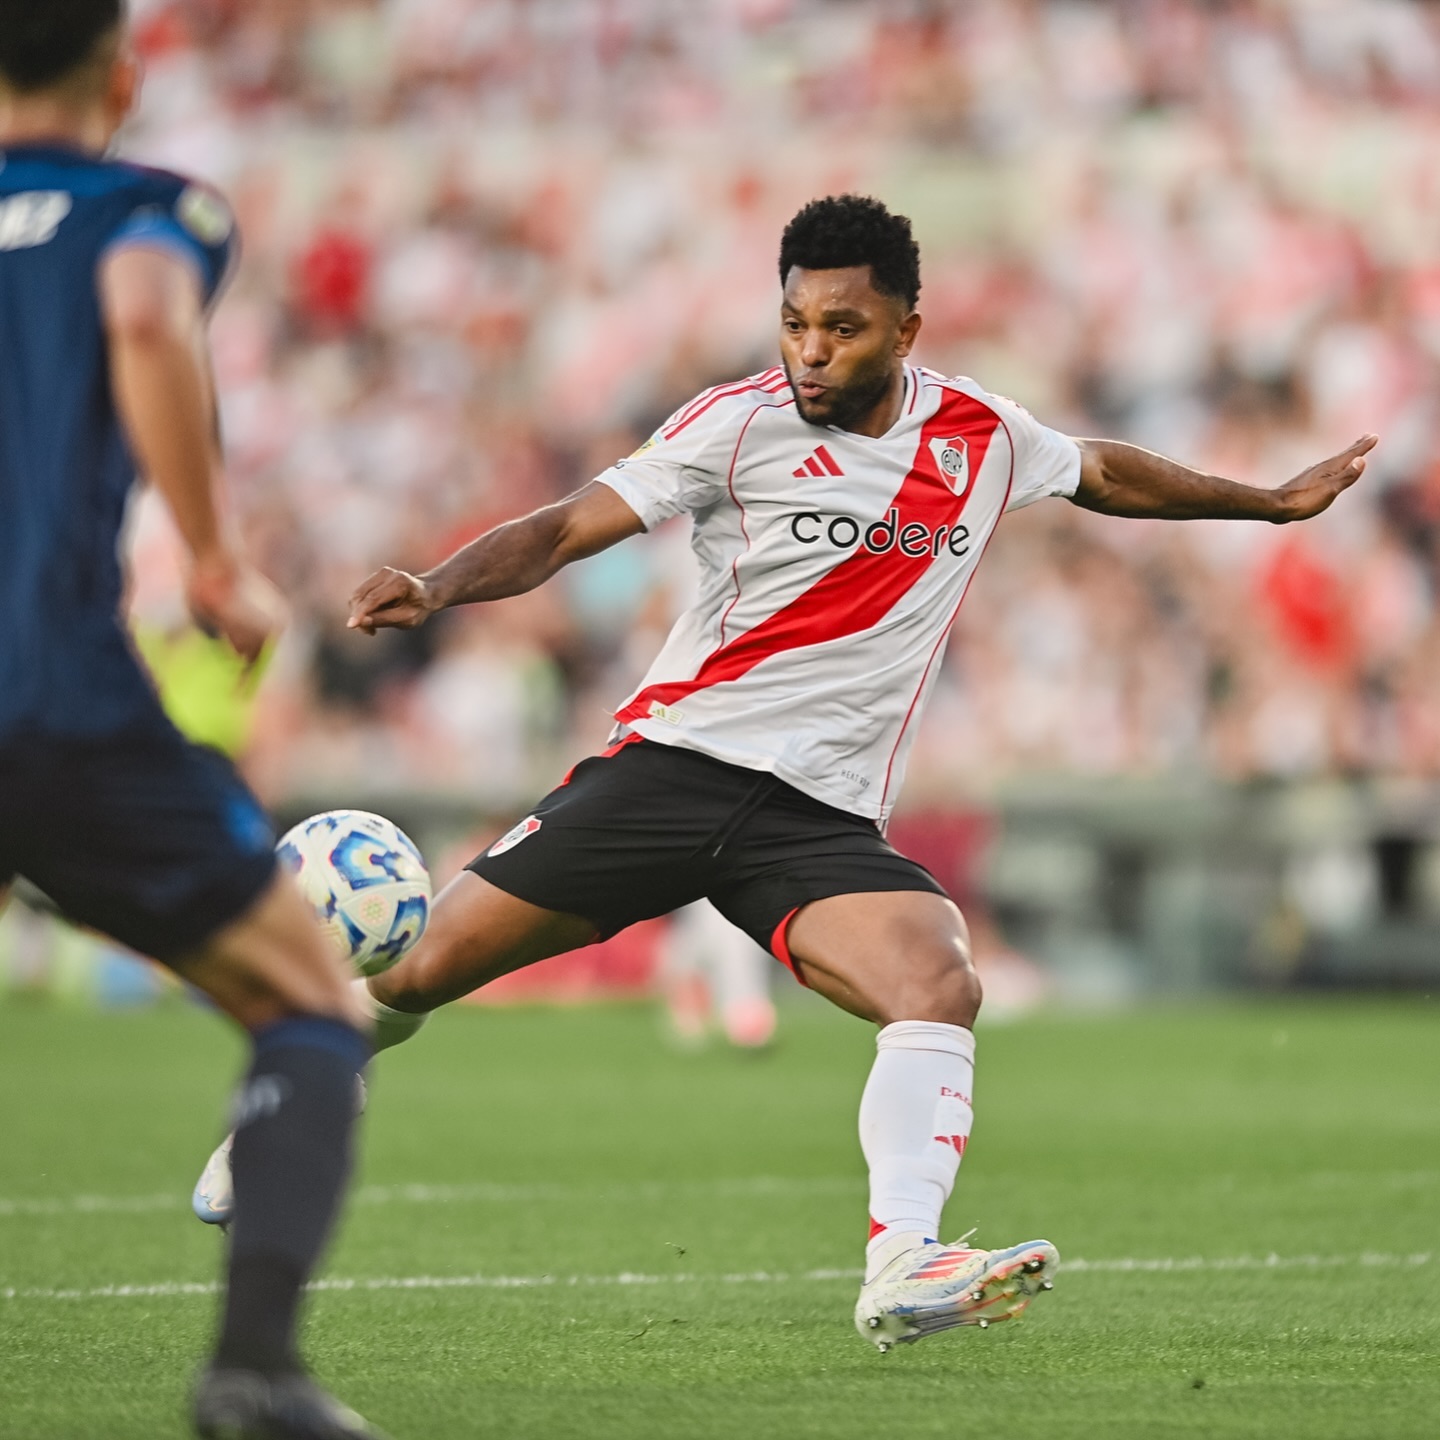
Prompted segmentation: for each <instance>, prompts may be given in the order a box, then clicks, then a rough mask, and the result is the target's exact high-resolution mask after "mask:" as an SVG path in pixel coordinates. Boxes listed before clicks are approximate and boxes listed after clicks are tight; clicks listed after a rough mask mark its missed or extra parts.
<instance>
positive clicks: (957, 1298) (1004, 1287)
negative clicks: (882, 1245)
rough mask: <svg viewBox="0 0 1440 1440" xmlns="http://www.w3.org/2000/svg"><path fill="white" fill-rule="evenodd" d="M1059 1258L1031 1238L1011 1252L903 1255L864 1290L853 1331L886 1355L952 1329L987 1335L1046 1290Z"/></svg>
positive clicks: (933, 1249) (959, 1249)
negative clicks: (978, 1330) (963, 1327)
mask: <svg viewBox="0 0 1440 1440" xmlns="http://www.w3.org/2000/svg"><path fill="white" fill-rule="evenodd" d="M1059 1264H1060V1255H1059V1252H1058V1251H1057V1250H1056V1249H1055V1247H1054V1246H1053V1245H1052V1244H1051V1243H1050V1242H1049V1241H1048V1240H1029V1241H1027V1242H1026V1243H1025V1244H1023V1245H1012V1246H1011V1247H1010V1248H1009V1249H1008V1250H970V1249H967V1248H965V1247H964V1246H962V1245H941V1244H940V1243H939V1242H938V1241H934V1240H932V1241H929V1242H928V1243H926V1244H923V1245H917V1246H914V1247H912V1248H909V1249H906V1250H902V1251H901V1252H900V1253H899V1254H898V1255H896V1256H895V1258H894V1259H892V1260H890V1261H888V1262H887V1263H886V1264H884V1265H883V1267H882V1268H881V1269H880V1271H879V1272H878V1273H877V1274H876V1275H875V1277H874V1278H873V1279H871V1280H867V1281H866V1282H865V1284H864V1285H863V1286H862V1287H861V1290H860V1299H859V1302H858V1303H857V1304H856V1306H855V1328H856V1329H857V1330H858V1331H859V1332H860V1333H861V1335H863V1336H864V1337H865V1339H867V1340H869V1341H870V1342H871V1343H872V1344H873V1345H875V1346H876V1347H877V1348H878V1349H879V1351H880V1352H881V1354H884V1352H885V1351H887V1350H889V1349H890V1348H891V1346H893V1345H908V1344H910V1343H912V1342H913V1341H916V1340H923V1339H924V1338H925V1336H927V1335H937V1334H939V1332H940V1331H942V1330H953V1329H954V1328H955V1327H956V1326H957V1325H978V1326H979V1327H980V1328H981V1329H982V1330H983V1329H984V1328H985V1327H986V1326H987V1325H993V1324H994V1323H995V1322H996V1321H999V1320H1010V1319H1013V1318H1014V1317H1015V1316H1016V1315H1018V1314H1019V1313H1020V1312H1021V1311H1022V1310H1023V1309H1024V1308H1025V1307H1026V1306H1027V1305H1028V1304H1029V1303H1030V1302H1031V1300H1033V1299H1034V1298H1035V1296H1036V1295H1038V1294H1039V1293H1040V1292H1041V1291H1042V1290H1049V1289H1051V1288H1053V1281H1052V1279H1051V1277H1052V1276H1053V1275H1054V1273H1055V1271H1056V1270H1057V1269H1058V1268H1059Z"/></svg>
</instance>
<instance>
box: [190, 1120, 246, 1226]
mask: <svg viewBox="0 0 1440 1440" xmlns="http://www.w3.org/2000/svg"><path fill="white" fill-rule="evenodd" d="M234 1143H235V1136H234V1135H233V1134H231V1135H227V1136H226V1137H225V1138H224V1139H223V1140H222V1141H221V1142H220V1144H219V1145H217V1146H216V1147H215V1153H214V1154H213V1155H212V1156H211V1157H210V1158H209V1160H207V1161H206V1162H205V1168H204V1169H203V1170H202V1171H201V1172H200V1178H199V1179H198V1180H197V1181H196V1182H195V1189H194V1190H193V1191H192V1192H191V1195H190V1208H191V1209H192V1210H193V1211H194V1212H195V1218H196V1219H197V1220H203V1221H204V1222H205V1223H206V1224H207V1225H228V1224H229V1223H230V1217H231V1215H233V1214H234V1213H235V1182H234V1181H233V1180H232V1179H231V1176H230V1147H231V1146H232V1145H233V1144H234Z"/></svg>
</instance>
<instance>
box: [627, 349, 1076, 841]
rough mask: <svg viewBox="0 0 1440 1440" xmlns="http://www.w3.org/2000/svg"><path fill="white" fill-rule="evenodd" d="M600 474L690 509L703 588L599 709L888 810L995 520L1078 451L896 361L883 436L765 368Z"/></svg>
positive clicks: (1071, 479) (647, 733) (688, 410)
mask: <svg viewBox="0 0 1440 1440" xmlns="http://www.w3.org/2000/svg"><path fill="white" fill-rule="evenodd" d="M599 479H600V480H601V481H602V482H603V483H604V484H606V485H608V486H610V487H611V489H613V490H614V491H615V492H616V493H617V494H618V495H619V496H620V498H621V499H622V500H624V501H625V503H626V504H627V505H629V506H630V508H631V509H632V510H634V511H635V513H636V515H638V516H639V517H640V520H641V521H642V522H643V524H644V525H645V527H646V528H647V529H649V528H650V527H652V526H654V525H656V524H658V523H659V522H660V521H662V520H665V519H668V518H669V517H670V516H672V515H677V514H679V513H680V512H682V511H689V512H690V513H691V515H692V516H693V519H694V534H693V538H692V542H691V543H692V545H693V547H694V550H695V553H696V555H697V556H698V558H699V561H700V594H699V598H698V599H697V600H696V602H695V604H694V605H692V606H691V607H690V608H689V609H688V610H687V611H686V612H685V613H684V614H683V615H682V616H681V617H680V618H679V620H678V621H676V623H675V627H674V629H673V630H672V631H671V632H670V638H669V639H668V640H667V641H666V643H665V647H664V649H663V650H662V651H661V652H660V654H659V656H658V657H657V658H656V660H655V663H654V664H653V665H652V666H651V667H650V672H649V674H648V675H646V677H645V680H644V683H643V684H642V685H641V687H640V689H639V690H638V691H637V692H636V693H635V694H634V695H633V696H632V697H631V698H630V699H629V700H628V701H626V703H625V704H624V705H622V706H621V707H620V709H619V710H618V711H617V712H616V719H617V720H618V721H619V722H620V723H621V725H622V726H624V727H627V728H628V729H630V730H633V731H636V732H638V733H639V734H641V735H643V736H644V737H645V738H646V739H648V740H655V741H658V742H660V743H661V744H665V745H679V746H682V747H684V748H687V749H691V750H698V751H700V752H701V753H702V754H705V755H710V756H713V757H714V758H715V759H717V760H725V761H728V762H729V763H730V764H732V765H741V766H744V767H746V768H748V769H751V770H764V771H770V772H773V773H774V774H776V775H778V776H779V777H780V778H781V779H782V780H785V781H787V782H788V783H789V784H791V785H793V786H795V787H796V788H797V789H799V790H802V791H804V792H805V793H806V794H807V795H812V796H814V797H815V798H816V799H817V800H822V801H824V802H825V803H826V804H828V805H835V806H838V807H839V808H840V809H842V810H849V811H853V812H854V813H856V814H859V815H864V816H867V817H869V818H871V819H874V820H876V821H879V822H880V823H881V824H882V825H883V824H884V823H885V821H886V820H887V819H888V818H889V815H890V811H891V809H892V808H893V806H894V803H895V796H896V793H897V792H898V790H899V789H900V782H901V778H902V776H903V774H904V769H905V759H906V756H907V754H908V752H909V748H910V744H911V742H912V741H913V739H914V736H915V729H916V722H917V721H918V719H919V716H920V711H921V709H922V707H923V706H924V704H925V700H926V696H927V695H928V693H929V690H930V687H931V686H932V685H933V684H934V681H935V676H936V672H937V670H938V668H939V663H940V655H941V652H942V650H943V648H944V645H945V640H946V637H947V635H948V634H949V631H950V626H951V624H952V623H953V621H954V619H955V616H956V613H957V612H958V610H959V608H960V602H961V601H962V600H963V599H964V597H965V591H966V588H967V587H968V585H969V583H970V578H971V576H972V575H974V573H975V567H976V566H977V565H978V564H979V563H980V556H981V555H982V554H983V553H984V551H985V546H986V544H987V543H988V541H989V539H990V536H991V534H992V533H993V531H994V529H995V526H996V524H997V522H998V521H999V519H1000V517H1001V515H1003V514H1004V513H1005V511H1007V510H1015V509H1018V508H1020V507H1021V506H1023V505H1028V504H1030V503H1031V502H1032V501H1035V500H1039V499H1042V498H1044V497H1045V496H1047V495H1066V496H1068V495H1073V494H1074V493H1075V489H1076V486H1077V485H1078V484H1079V480H1080V451H1079V447H1078V446H1077V445H1076V443H1075V442H1074V441H1073V440H1071V439H1069V438H1068V437H1067V436H1064V435H1061V434H1059V433H1058V432H1056V431H1054V430H1050V429H1047V428H1046V427H1045V426H1043V425H1041V424H1039V422H1038V421H1036V420H1035V419H1034V418H1033V417H1032V416H1031V415H1030V414H1029V413H1028V412H1027V411H1025V410H1024V409H1022V408H1021V407H1020V406H1019V405H1016V404H1015V403H1014V401H1011V400H1006V399H1003V398H1001V397H999V396H996V395H989V394H987V393H986V392H985V391H984V390H982V389H981V388H980V387H979V386H978V385H976V384H975V382H974V381H973V380H968V379H963V378H961V379H953V380H952V379H946V378H944V377H943V376H940V375H937V374H935V373H934V372H932V371H929V370H924V369H918V368H916V367H913V366H908V365H907V366H906V367H905V396H904V402H903V405H902V409H901V414H900V419H899V420H898V421H897V422H896V423H895V424H894V425H893V426H892V427H891V429H890V430H889V431H888V432H887V433H886V434H884V435H882V436H880V437H879V438H878V439H875V438H872V437H870V436H867V435H857V434H854V433H853V432H852V431H849V430H841V429H838V428H837V427H834V426H817V425H810V424H807V423H806V422H805V421H804V420H802V419H801V418H800V416H799V415H798V414H797V413H796V410H795V402H794V397H793V395H792V394H791V390H790V386H789V383H788V381H787V380H786V378H785V374H784V372H783V371H781V370H778V369H776V370H767V371H765V372H764V373H763V374H760V375H755V376H752V377H751V378H750V379H748V380H742V381H738V382H736V383H735V384H733V385H721V386H717V387H716V388H715V389H713V390H707V391H706V392H705V393H704V394H703V395H700V396H699V397H697V398H696V399H695V400H693V401H691V403H690V404H689V405H687V406H685V407H684V408H683V409H681V410H679V411H677V412H676V413H675V414H674V415H673V416H672V417H671V418H670V420H669V421H667V422H666V424H665V425H663V426H662V427H661V428H660V429H659V430H658V431H657V432H656V433H655V435H654V436H653V437H652V438H651V439H650V440H649V441H648V442H647V443H646V444H645V445H643V446H642V447H641V448H640V449H639V450H638V451H636V453H635V454H634V455H632V456H631V457H630V458H629V459H628V460H622V461H621V462H620V463H619V464H617V465H616V466H615V467H614V468H613V469H610V470H607V471H606V472H605V473H604V474H603V475H601V476H600V477H599ZM957 743H960V742H959V741H958V739H957Z"/></svg>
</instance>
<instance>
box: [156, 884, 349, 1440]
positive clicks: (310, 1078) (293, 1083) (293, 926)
mask: <svg viewBox="0 0 1440 1440" xmlns="http://www.w3.org/2000/svg"><path fill="white" fill-rule="evenodd" d="M172 964H173V965H174V968H175V969H176V970H178V971H179V972H180V973H181V974H183V975H184V976H185V977H186V978H187V979H188V980H190V981H191V982H192V983H193V984H195V985H196V986H198V987H199V988H200V989H202V990H203V991H205V993H206V994H208V995H209V996H210V997H211V999H213V1000H214V1001H215V1003H216V1004H217V1005H219V1006H220V1008H221V1009H223V1010H225V1011H226V1013H227V1014H229V1015H230V1016H231V1017H232V1018H234V1019H235V1020H237V1021H238V1022H239V1023H240V1024H241V1025H243V1026H244V1027H245V1028H246V1029H247V1030H248V1031H249V1032H250V1033H251V1036H252V1037H253V1040H254V1047H255V1048H254V1056H253V1059H252V1063H251V1066H250V1070H249V1073H248V1074H247V1075H246V1077H245V1081H244V1084H243V1086H242V1088H241V1091H240V1094H239V1097H238V1100H237V1104H236V1123H237V1129H236V1131H235V1136H234V1143H233V1152H232V1154H231V1157H230V1158H231V1163H232V1165H233V1173H234V1191H235V1197H236V1205H235V1224H234V1229H233V1234H232V1237H231V1247H230V1265H229V1279H228V1285H227V1288H226V1297H225V1308H224V1315H223V1320H222V1325H221V1332H220V1338H219V1342H218V1344H217V1347H216V1351H215V1356H214V1360H213V1362H212V1365H211V1368H210V1369H209V1371H207V1373H206V1375H205V1376H204V1377H203V1378H202V1380H201V1383H200V1388H199V1391H198V1393H197V1396H196V1423H197V1426H198V1427H199V1429H200V1432H201V1433H202V1434H214V1435H221V1434H231V1433H250V1431H249V1430H248V1429H246V1428H244V1427H246V1426H247V1425H250V1424H252V1423H258V1422H259V1418H260V1417H261V1416H263V1415H271V1414H275V1413H280V1412H282V1411H283V1412H284V1413H285V1414H287V1415H289V1416H291V1417H292V1418H293V1419H294V1422H295V1425H296V1429H295V1433H296V1434H306V1435H309V1434H312V1433H313V1434H316V1435H319V1434H322V1433H323V1434H326V1435H335V1436H352V1437H357V1440H358V1437H362V1436H366V1435H373V1434H374V1432H373V1431H372V1430H371V1429H370V1428H369V1427H368V1426H367V1425H365V1423H364V1421H362V1420H361V1419H360V1417H359V1416H357V1415H355V1414H354V1413H353V1412H351V1411H349V1410H347V1409H346V1408H345V1407H344V1406H342V1405H340V1404H339V1402H337V1401H335V1400H334V1399H333V1398H332V1397H330V1396H328V1395H326V1394H325V1393H324V1392H323V1391H322V1390H320V1389H319V1387H317V1386H315V1385H314V1384H313V1383H312V1382H311V1381H310V1380H309V1379H308V1378H307V1377H306V1376H305V1374H304V1370H303V1366H302V1365H301V1362H300V1359H299V1353H298V1346H297V1340H296V1331H297V1322H298V1310H299V1304H300V1298H301V1296H302V1294H303V1293H304V1286H305V1283H306V1281H307V1280H308V1279H309V1278H310V1275H311V1273H312V1271H313V1270H314V1268H315V1265H316V1264H317V1263H318V1261H319V1258H320V1255H321V1254H322V1252H323V1251H324V1248H325V1245H326V1242H327V1241H328V1239H329V1236H330V1232H331V1230H332V1228H333V1225H334V1221H335V1217H336V1213H337V1211H338V1209H339V1204H340V1198H341V1196H342V1194H343V1192H344V1189H345V1186H346V1183H347V1181H348V1179H349V1173H350V1135H351V1131H352V1129H353V1127H354V1122H355V1103H354V1096H355V1088H356V1083H357V1078H358V1076H359V1074H360V1072H361V1070H362V1069H363V1068H364V1066H365V1063H366V1061H367V1060H368V1059H369V1053H370V1047H369V1043H368V1041H367V1040H366V1039H365V1037H364V1035H363V1034H362V1026H363V1025H364V1024H365V1021H364V1017H363V1013H362V1011H361V1007H360V1006H359V1004H358V1003H357V1000H356V997H355V996H354V995H353V994H352V992H351V989H350V986H349V984H348V983H347V981H348V977H347V976H346V974H345V972H344V969H343V967H342V966H341V964H340V962H339V960H338V958H337V957H336V956H335V954H334V953H333V952H332V951H331V949H330V947H329V945H328V943H327V942H326V940H325V938H324V937H323V936H322V935H321V933H320V932H319V930H318V929H317V928H316V926H315V924H314V921H313V918H312V917H311V915H310V912H309V909H308V907H307V906H306V905H305V902H304V901H303V900H302V899H301V897H300V895H299V893H298V891H296V889H295V887H294V884H293V882H292V881H291V880H290V878H289V877H288V876H283V875H277V876H275V878H274V879H273V880H272V882H271V884H270V885H269V887H268V888H267V889H266V891H265V892H264V894H263V895H262V896H261V897H260V899H259V900H258V901H256V903H255V904H254V905H253V906H252V907H251V908H250V910H249V911H248V912H246V913H245V914H244V915H242V916H241V918H240V919H239V920H237V921H235V922H233V923H232V924H230V925H228V926H226V927H225V928H223V929H222V930H221V931H220V932H219V933H218V934H217V935H215V936H214V937H213V938H212V939H211V940H210V941H208V942H207V943H206V944H204V945H203V946H202V947H201V948H200V949H199V950H197V951H195V952H194V953H192V954H190V955H188V956H185V957H181V958H179V959H176V960H173V961H172Z"/></svg>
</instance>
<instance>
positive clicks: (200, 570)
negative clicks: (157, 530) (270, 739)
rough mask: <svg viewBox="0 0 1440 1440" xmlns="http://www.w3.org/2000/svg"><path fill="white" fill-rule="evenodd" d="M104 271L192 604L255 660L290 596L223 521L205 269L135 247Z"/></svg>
mask: <svg viewBox="0 0 1440 1440" xmlns="http://www.w3.org/2000/svg"><path fill="white" fill-rule="evenodd" d="M98 279H99V289H100V301H101V306H102V308H103V311H104V318H105V332H106V336H107V338H108V341H109V347H110V374H111V384H112V387H113V389H114V392H115V403H116V407H117V409H118V410H119V412H120V417H121V419H122V420H123V422H124V424H125V430H126V434H127V435H128V437H129V440H130V445H131V448H132V450H133V451H134V453H135V458H136V460H137V461H138V462H139V466H140V470H141V472H142V473H143V474H144V475H145V477H146V479H148V480H149V481H150V483H151V484H153V485H154V486H155V487H156V488H157V489H158V490H159V491H160V493H161V494H162V495H164V497H165V500H166V503H167V504H168V505H169V507H170V511H171V513H172V514H173V515H174V517H175V523H176V525H177V527H178V528H179V531H180V535H181V537H182V539H183V540H184V541H185V544H186V546H187V548H188V549H189V551H190V556H191V570H190V574H189V576H188V578H187V581H186V593H187V599H188V600H189V603H190V609H191V611H192V613H193V614H194V615H195V618H196V620H197V621H199V622H200V623H201V624H202V625H205V626H206V627H208V628H210V629H213V630H217V631H219V632H220V633H221V634H222V635H224V637H225V638H226V640H228V641H229V642H230V644H231V645H232V646H233V647H234V648H235V650H236V651H237V652H238V653H239V654H240V655H242V656H244V658H245V659H247V660H252V661H253V660H255V659H257V658H258V657H259V655H260V652H261V650H262V649H264V646H265V642H266V641H267V640H269V639H270V637H271V636H272V635H273V634H274V633H275V632H276V631H277V630H278V629H280V627H281V626H282V625H283V623H284V618H285V603H284V601H283V600H282V599H281V598H280V595H279V592H278V591H276V590H275V588H274V587H273V586H272V585H271V584H270V583H269V581H267V580H266V579H265V578H264V576H262V575H261V574H260V573H259V571H257V570H255V569H253V568H252V567H251V566H250V565H248V564H246V562H245V560H244V559H243V557H242V555H241V552H240V547H239V545H238V543H237V542H236V541H235V540H234V538H233V537H232V535H231V534H230V531H229V527H228V526H227V524H226V521H225V515H224V509H223V499H222V482H223V467H222V465H221V461H220V447H219V444H218V443H217V440H216V427H215V397H214V392H213V389H212V387H211V383H210V370H209V363H208V360H207V351H206V345H205V309H204V300H203V297H202V294H201V289H200V281H199V278H198V276H197V275H196V273H195V271H194V269H193V268H192V267H191V266H190V265H189V264H187V263H186V262H185V261H184V260H181V259H179V258H177V257H176V256H174V255H171V254H169V253H167V252H165V251H163V250H158V249H145V248H142V247H139V246H133V247H126V248H124V249H120V250H117V251H115V252H114V253H112V254H111V255H109V256H107V257H106V259H105V260H104V261H103V262H102V264H101V266H100V270H99V277H98Z"/></svg>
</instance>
